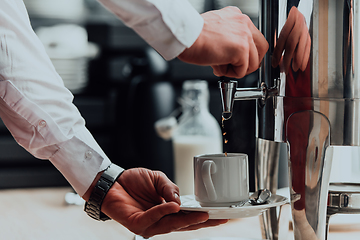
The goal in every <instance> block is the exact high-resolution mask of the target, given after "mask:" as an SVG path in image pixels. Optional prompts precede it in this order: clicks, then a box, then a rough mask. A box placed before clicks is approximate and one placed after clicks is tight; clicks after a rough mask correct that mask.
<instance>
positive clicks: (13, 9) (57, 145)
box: [0, 0, 225, 236]
mask: <svg viewBox="0 0 360 240" xmlns="http://www.w3.org/2000/svg"><path fill="white" fill-rule="evenodd" d="M0 6H1V7H0V117H1V118H2V120H3V122H4V123H5V124H6V126H7V128H8V129H9V131H10V132H11V134H12V135H13V137H14V138H15V140H16V141H17V142H18V143H19V144H20V145H22V146H23V147H24V148H25V149H26V150H27V151H29V152H30V153H31V154H33V155H34V156H35V157H37V158H41V159H49V160H50V161H51V162H52V163H53V164H54V165H55V167H56V168H57V169H58V170H59V171H60V172H61V173H62V174H63V175H64V176H65V177H66V179H67V180H68V181H69V183H70V184H71V185H72V186H73V187H74V189H75V190H76V191H77V193H78V194H79V195H81V196H83V198H84V199H86V200H87V199H89V196H90V194H91V191H92V189H93V187H94V185H95V183H96V181H97V180H98V179H99V177H100V174H101V172H102V171H103V170H105V169H106V168H107V167H108V166H109V165H110V164H111V162H110V160H109V159H108V158H107V157H106V155H105V154H104V153H103V151H102V150H101V148H100V147H99V146H98V144H97V143H96V141H95V140H94V139H93V137H92V135H91V134H90V133H89V131H88V130H87V129H86V127H85V121H84V119H83V118H82V117H81V115H80V113H79V112H78V110H77V109H76V107H75V106H74V105H73V104H72V99H73V96H72V94H71V93H70V92H69V91H68V90H67V89H66V88H65V87H64V85H63V82H62V80H61V78H60V77H59V76H58V74H57V73H56V71H55V69H54V67H53V66H52V64H51V61H50V59H49V58H48V56H47V54H46V52H45V50H44V48H43V46H42V44H41V42H40V41H39V39H38V38H37V36H36V35H35V33H34V32H33V30H32V29H31V26H30V22H29V19H28V17H27V13H26V10H25V7H24V5H23V2H22V1H21V0H11V1H7V0H6V1H5V0H4V1H0ZM139 179H143V181H139ZM133 182H135V183H139V185H133V184H132V183H133ZM159 184H160V185H159ZM165 185H166V186H170V187H165V188H163V186H165ZM158 188H161V189H160V190H159V189H158ZM165 189H167V190H165ZM134 190H135V191H134ZM136 190H138V191H136ZM176 190H177V191H178V189H177V187H176V186H175V185H174V184H173V183H171V181H170V180H168V179H167V178H166V176H165V175H164V174H161V173H156V172H152V171H150V170H141V169H134V170H127V171H126V172H124V173H123V175H122V176H121V177H120V178H119V179H118V180H117V182H115V184H114V185H113V187H112V188H111V189H110V191H109V192H108V194H107V195H106V197H105V199H104V202H103V205H102V210H103V212H104V213H105V214H107V215H108V216H110V217H111V218H113V219H114V220H116V221H118V222H119V223H121V224H123V225H124V226H126V227H127V228H129V229H130V230H131V231H133V232H136V233H139V234H142V235H144V236H152V235H154V234H160V233H166V232H169V231H174V230H191V229H196V228H199V227H205V226H213V225H217V224H220V223H223V222H225V221H220V220H219V221H207V220H208V214H207V213H194V214H188V215H187V214H184V213H180V212H179V210H180V207H179V199H178V198H176V197H175V195H174V194H171V193H174V191H176ZM139 192H140V193H139ZM143 193H146V194H147V197H149V199H148V201H147V202H144V201H141V200H142V199H144V198H143V196H142V195H141V194H143ZM169 194H170V195H171V196H169ZM161 199H163V200H161ZM160 200H161V201H160ZM169 214H170V215H169ZM153 216H155V217H153ZM149 218H150V219H149ZM169 221H171V222H169Z"/></svg>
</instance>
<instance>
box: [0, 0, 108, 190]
mask: <svg viewBox="0 0 360 240" xmlns="http://www.w3.org/2000/svg"><path fill="white" fill-rule="evenodd" d="M0 23H1V24H0V117H1V119H2V120H3V122H4V123H5V125H6V126H7V128H8V129H9V131H10V132H11V134H12V135H13V137H14V138H15V140H16V141H17V142H18V143H19V144H20V145H21V146H23V147H24V148H25V149H26V150H27V151H29V152H30V153H31V154H33V155H34V156H35V157H37V158H40V159H49V160H50V161H51V162H52V163H53V164H54V165H55V167H56V168H57V169H58V170H59V171H60V172H61V173H62V174H63V175H64V176H65V178H66V179H67V180H68V181H69V182H70V184H71V185H72V186H73V187H74V189H75V190H76V191H77V193H78V194H79V195H81V196H82V195H83V194H84V193H85V192H86V190H87V189H88V188H89V186H90V184H91V183H92V182H93V180H94V178H95V176H96V175H97V173H98V172H100V171H102V170H104V169H105V168H106V167H107V166H109V165H110V160H109V159H108V158H107V156H106V155H105V153H104V152H103V151H102V150H101V148H100V147H99V145H98V144H97V143H96V141H95V140H94V138H93V137H92V135H91V134H90V133H89V131H88V130H87V129H86V127H85V121H84V119H83V118H82V117H81V115H80V113H79V111H78V110H77V108H76V107H75V106H74V105H73V104H72V100H73V96H72V94H71V93H70V92H69V91H68V90H67V89H66V88H65V87H64V84H63V82H62V79H61V78H60V77H59V75H58V74H57V73H56V71H55V69H54V67H53V66H52V63H51V61H50V59H49V57H48V56H47V54H46V52H45V49H44V47H43V45H42V43H41V42H40V40H39V39H38V38H37V36H36V35H35V33H34V32H33V30H32V28H31V26H30V22H29V19H28V16H27V12H26V9H25V6H24V4H23V2H22V1H21V0H12V1H1V8H0Z"/></svg>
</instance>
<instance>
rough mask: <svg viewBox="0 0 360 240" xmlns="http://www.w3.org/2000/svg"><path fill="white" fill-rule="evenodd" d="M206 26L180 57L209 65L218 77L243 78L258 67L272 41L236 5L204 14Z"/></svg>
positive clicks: (189, 61)
mask: <svg viewBox="0 0 360 240" xmlns="http://www.w3.org/2000/svg"><path fill="white" fill-rule="evenodd" d="M201 16H202V17H203V18H204V22H205V23H204V27H203V30H202V32H201V33H200V35H199V37H198V39H197V40H196V41H195V43H194V44H193V45H192V46H191V47H190V48H188V49H186V50H185V51H184V52H182V53H181V54H180V55H179V56H178V58H179V59H180V60H182V61H184V62H187V63H192V64H198V65H210V66H211V67H212V68H213V70H214V74H215V75H217V76H227V77H234V78H242V77H244V76H245V75H247V74H250V73H252V72H254V71H255V70H257V69H258V68H259V66H260V63H261V61H262V59H263V57H264V56H265V53H266V52H267V50H268V48H269V44H268V42H267V41H266V39H265V38H264V36H263V35H262V34H261V32H260V31H259V30H258V29H257V28H256V27H255V25H254V24H253V22H252V21H251V20H250V18H249V17H248V16H247V15H245V14H242V13H241V11H240V9H239V8H237V7H226V8H223V9H221V10H216V11H209V12H206V13H204V14H202V15H201Z"/></svg>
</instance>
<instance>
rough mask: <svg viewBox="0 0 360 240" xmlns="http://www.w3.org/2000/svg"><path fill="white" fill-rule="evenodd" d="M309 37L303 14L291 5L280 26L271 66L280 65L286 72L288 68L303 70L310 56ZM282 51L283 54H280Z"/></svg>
mask: <svg viewBox="0 0 360 240" xmlns="http://www.w3.org/2000/svg"><path fill="white" fill-rule="evenodd" d="M310 47H311V39H310V35H309V31H308V29H307V25H306V22H305V18H304V16H303V15H302V14H301V13H300V12H299V11H298V10H297V8H296V7H293V8H292V9H291V10H290V13H289V17H288V19H287V21H286V23H285V25H284V27H283V28H282V30H281V32H280V35H279V38H278V39H277V43H276V46H275V49H274V52H273V56H272V62H271V65H272V67H277V66H278V65H280V62H281V65H282V69H283V70H284V71H285V73H287V72H288V71H289V69H290V65H291V60H292V69H293V70H294V71H295V72H296V71H298V70H299V69H301V70H302V71H304V70H305V69H306V66H307V63H308V61H309V57H310ZM283 52H284V55H283V56H282V54H283Z"/></svg>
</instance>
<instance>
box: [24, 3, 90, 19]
mask: <svg viewBox="0 0 360 240" xmlns="http://www.w3.org/2000/svg"><path fill="white" fill-rule="evenodd" d="M24 3H25V6H26V8H27V10H28V12H29V15H30V16H32V17H42V18H56V19H79V18H81V17H83V14H84V13H85V4H84V0H24Z"/></svg>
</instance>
